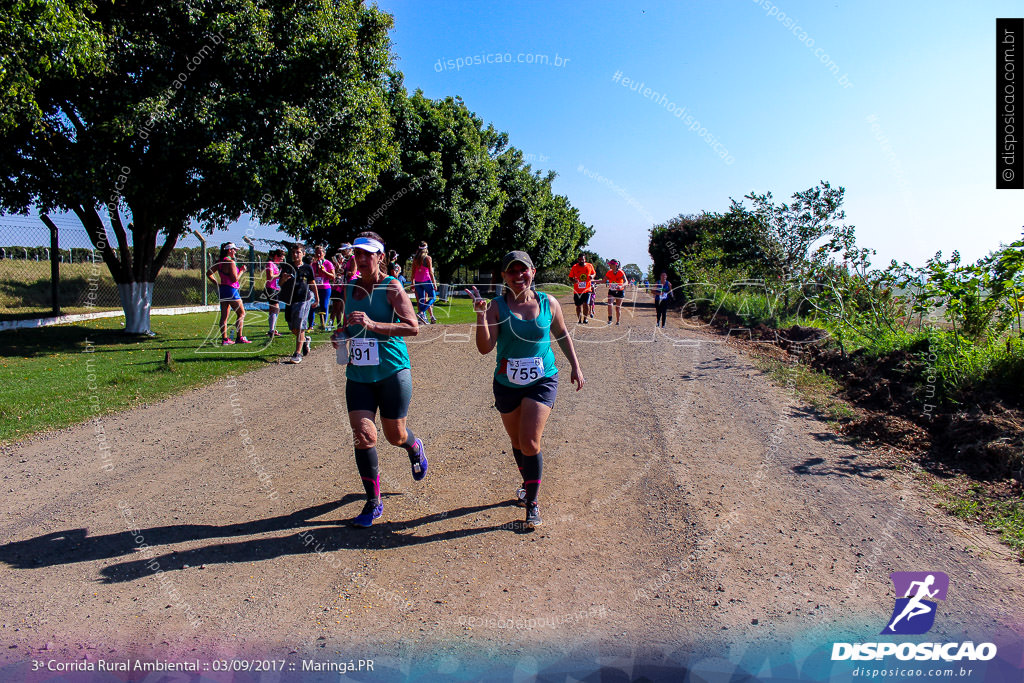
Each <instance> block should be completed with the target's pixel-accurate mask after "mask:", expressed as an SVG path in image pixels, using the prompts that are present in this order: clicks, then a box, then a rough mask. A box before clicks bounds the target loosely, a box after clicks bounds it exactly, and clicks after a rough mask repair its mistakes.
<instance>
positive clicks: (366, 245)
mask: <svg viewBox="0 0 1024 683" xmlns="http://www.w3.org/2000/svg"><path fill="white" fill-rule="evenodd" d="M352 248H353V249H362V250H363V251H368V252H370V253H371V254H372V253H375V252H376V253H380V254H383V253H384V245H383V244H381V243H380V242H378V241H377V240H375V239H373V238H372V237H357V238H356V240H355V242H353V243H352Z"/></svg>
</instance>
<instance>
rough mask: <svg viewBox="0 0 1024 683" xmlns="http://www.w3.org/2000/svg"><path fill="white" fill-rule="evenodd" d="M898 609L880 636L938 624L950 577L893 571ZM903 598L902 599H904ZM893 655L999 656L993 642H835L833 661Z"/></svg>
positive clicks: (915, 632) (956, 658)
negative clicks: (938, 613)
mask: <svg viewBox="0 0 1024 683" xmlns="http://www.w3.org/2000/svg"><path fill="white" fill-rule="evenodd" d="M889 576H890V578H891V579H892V584H893V586H894V587H895V588H896V596H897V597H896V606H895V607H893V610H892V616H890V617H889V621H888V622H887V625H886V627H885V628H884V629H882V633H881V634H880V635H902V636H907V635H920V634H922V633H927V632H928V631H929V630H930V629H931V627H932V626H933V625H934V624H935V613H936V610H937V608H938V602H936V601H937V600H945V599H946V593H947V591H948V590H949V576H947V575H946V574H944V573H943V572H893V573H892V574H890V575H889ZM901 596H902V597H901ZM890 655H895V656H896V659H899V660H903V661H907V660H911V659H913V660H917V661H928V660H931V661H938V660H940V659H941V660H942V661H945V662H954V661H960V660H963V659H966V660H969V661H988V660H990V659H992V658H993V657H995V656H996V646H995V644H993V643H980V644H978V645H975V644H974V643H973V642H971V641H965V642H963V643H833V645H832V660H833V661H838V660H847V659H849V660H860V661H864V660H871V659H874V660H880V659H884V658H886V657H888V656H890Z"/></svg>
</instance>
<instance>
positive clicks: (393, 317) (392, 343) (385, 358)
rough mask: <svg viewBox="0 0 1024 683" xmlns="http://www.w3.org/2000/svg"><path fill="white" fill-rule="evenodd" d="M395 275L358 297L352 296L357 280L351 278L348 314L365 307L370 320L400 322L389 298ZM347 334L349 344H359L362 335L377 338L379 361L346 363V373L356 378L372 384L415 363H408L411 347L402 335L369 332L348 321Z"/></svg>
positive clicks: (347, 288) (367, 337)
mask: <svg viewBox="0 0 1024 683" xmlns="http://www.w3.org/2000/svg"><path fill="white" fill-rule="evenodd" d="M394 279H395V278H393V277H391V276H388V277H386V278H384V280H382V281H381V282H378V283H377V284H376V285H374V287H373V291H372V292H370V296H368V297H365V298H363V299H360V300H356V299H355V298H354V297H353V296H352V289H353V287H358V286H359V285H358V283H356V282H349V283H347V284H346V285H345V315H346V316H347V315H348V314H349V313H354V312H355V311H363V312H364V313H366V315H367V316H369V318H370V320H373V321H375V322H381V323H394V322H398V315H397V314H396V313H395V309H394V308H392V307H391V302H389V301H388V285H389V284H390V283H391V281H392V280H394ZM345 334H347V335H348V336H349V338H350V339H352V340H353V341H350V342H349V344H350V345H351V344H358V343H359V342H358V340H360V339H376V340H377V358H378V363H377V364H376V365H356V364H354V363H351V362H350V363H349V364H348V365H347V366H345V368H346V369H345V377H346V378H348V379H349V380H352V381H353V382H363V383H364V384H370V383H372V382H379V381H380V380H382V379H386V378H388V377H390V376H391V375H393V374H395V373H396V372H398V371H399V370H403V369H405V368H409V367H412V365H411V364H410V363H409V351H408V349H407V348H406V346H405V339H404V338H402V337H386V336H383V335H380V334H377V333H376V332H367V331H366V328H365V327H363V326H362V325H347V326H346V327H345Z"/></svg>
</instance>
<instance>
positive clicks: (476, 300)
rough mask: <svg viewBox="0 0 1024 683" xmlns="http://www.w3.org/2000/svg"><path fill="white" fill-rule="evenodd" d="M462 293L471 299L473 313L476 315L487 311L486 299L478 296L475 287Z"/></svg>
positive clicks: (478, 293) (478, 292)
mask: <svg viewBox="0 0 1024 683" xmlns="http://www.w3.org/2000/svg"><path fill="white" fill-rule="evenodd" d="M463 291H464V292H466V294H468V295H469V296H470V297H472V298H473V310H474V311H476V312H477V313H484V312H486V311H487V299H485V298H483V297H482V296H480V291H479V290H478V289H477V288H476V287H469V288H468V289H465V290H463Z"/></svg>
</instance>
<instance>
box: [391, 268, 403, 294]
mask: <svg viewBox="0 0 1024 683" xmlns="http://www.w3.org/2000/svg"><path fill="white" fill-rule="evenodd" d="M391 277H393V278H395V279H396V280H398V283H399V284H400V285H402V289H405V285H406V281H405V276H404V275H402V266H400V265H398V264H397V263H392V264H391Z"/></svg>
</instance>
